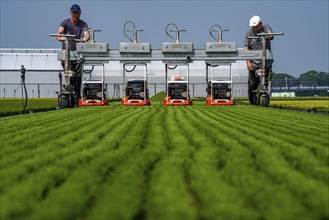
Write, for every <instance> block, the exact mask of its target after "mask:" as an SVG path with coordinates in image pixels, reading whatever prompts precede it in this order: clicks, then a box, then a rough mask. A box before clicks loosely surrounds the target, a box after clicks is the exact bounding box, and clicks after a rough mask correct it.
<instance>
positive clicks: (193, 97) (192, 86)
mask: <svg viewBox="0 0 329 220" xmlns="http://www.w3.org/2000/svg"><path fill="white" fill-rule="evenodd" d="M192 88H193V98H194V83H193V84H192Z"/></svg>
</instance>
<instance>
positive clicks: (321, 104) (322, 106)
mask: <svg viewBox="0 0 329 220" xmlns="http://www.w3.org/2000/svg"><path fill="white" fill-rule="evenodd" d="M270 106H272V107H277V108H296V109H302V110H311V109H316V110H318V111H323V112H329V99H327V100H298V99H297V100H271V102H270Z"/></svg>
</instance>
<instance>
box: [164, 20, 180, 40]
mask: <svg viewBox="0 0 329 220" xmlns="http://www.w3.org/2000/svg"><path fill="white" fill-rule="evenodd" d="M169 26H174V27H175V29H176V31H178V27H177V25H176V24H174V23H169V24H168V25H167V26H166V29H165V32H166V35H167V36H168V37H170V38H171V39H173V40H176V39H175V38H174V37H173V36H171V35H170V34H169V33H168V27H169Z"/></svg>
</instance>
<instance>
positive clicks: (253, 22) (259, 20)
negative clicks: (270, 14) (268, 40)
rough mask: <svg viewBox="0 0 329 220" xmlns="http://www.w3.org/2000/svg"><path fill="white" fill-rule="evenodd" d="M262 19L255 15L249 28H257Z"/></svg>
mask: <svg viewBox="0 0 329 220" xmlns="http://www.w3.org/2000/svg"><path fill="white" fill-rule="evenodd" d="M261 21H262V19H260V17H259V16H257V15H255V16H253V17H252V18H250V21H249V26H250V27H255V26H257V25H258V24H259V22H261Z"/></svg>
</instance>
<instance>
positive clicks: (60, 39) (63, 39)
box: [57, 37, 66, 42]
mask: <svg viewBox="0 0 329 220" xmlns="http://www.w3.org/2000/svg"><path fill="white" fill-rule="evenodd" d="M65 39H66V37H57V40H59V41H62V42H64V41H65Z"/></svg>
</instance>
